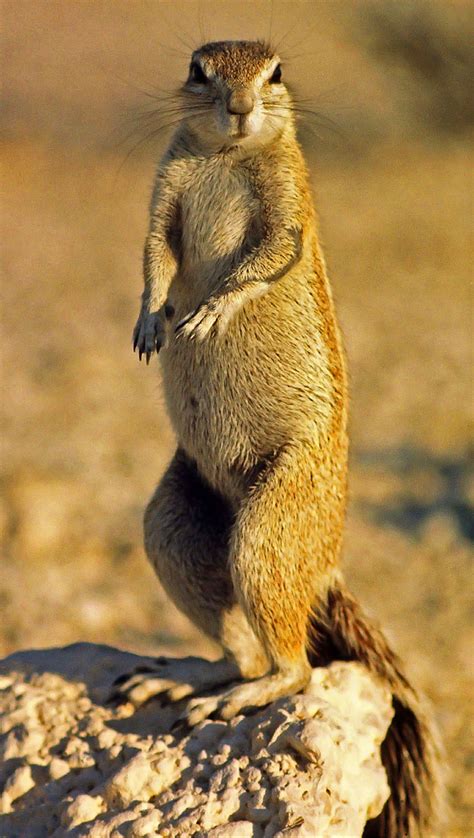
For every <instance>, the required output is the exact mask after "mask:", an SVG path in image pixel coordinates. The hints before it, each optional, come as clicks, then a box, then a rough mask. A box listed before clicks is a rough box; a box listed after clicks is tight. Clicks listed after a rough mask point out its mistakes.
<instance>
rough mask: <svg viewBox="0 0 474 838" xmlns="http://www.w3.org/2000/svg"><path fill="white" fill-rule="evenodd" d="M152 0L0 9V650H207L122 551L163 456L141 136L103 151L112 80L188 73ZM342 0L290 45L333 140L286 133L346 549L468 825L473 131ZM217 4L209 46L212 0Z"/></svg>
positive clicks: (168, 442) (110, 130) (115, 121)
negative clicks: (148, 306)
mask: <svg viewBox="0 0 474 838" xmlns="http://www.w3.org/2000/svg"><path fill="white" fill-rule="evenodd" d="M158 5H159V6H160V9H162V8H164V9H165V12H166V15H167V17H169V18H170V20H169V21H168V23H170V27H168V29H166V27H163V26H161V25H160V26H158V24H157V22H156V21H157V18H156V15H155V16H154V15H153V9H152V7H151V5H150V4H147V3H144V2H141V0H140V2H136V3H134V4H123V3H122V2H121V0H117V2H114V3H112V2H108V3H105V4H100V8H99V6H97V7H94V9H95V10H94V9H93V4H91V3H90V2H84V3H76V2H67V3H65V2H63V3H59V4H58V3H54V2H53V3H45V2H43V0H40V2H38V3H35V4H34V6H33V5H32V4H30V3H27V2H21V3H16V4H13V3H6V4H4V6H5V20H6V23H7V25H6V27H5V29H6V46H5V53H4V55H5V56H6V57H7V58H9V62H8V73H7V75H6V78H7V82H6V85H5V93H6V102H7V109H6V114H7V119H6V130H5V132H4V134H3V137H4V139H3V141H2V151H3V175H2V181H3V185H4V193H5V196H6V197H4V199H3V200H2V214H1V228H2V239H3V246H2V274H3V276H2V331H3V335H4V342H3V350H2V370H3V372H2V405H1V408H2V445H3V451H2V464H3V474H2V489H3V491H2V506H1V508H0V521H1V524H2V529H3V533H4V545H5V547H4V560H3V563H2V581H1V589H0V602H1V608H2V621H1V627H0V644H1V648H2V652H4V653H8V652H10V651H12V650H14V649H18V648H25V647H40V646H45V645H61V644H65V643H69V642H73V641H76V640H84V641H90V642H101V643H110V644H112V645H118V646H121V647H122V648H126V649H129V650H131V651H135V652H137V653H143V654H147V653H154V652H156V651H158V650H160V651H161V652H165V653H170V654H187V653H189V652H190V651H192V653H193V654H198V653H203V654H215V651H216V650H215V649H214V648H213V647H212V646H211V644H210V643H209V642H208V641H206V640H205V639H204V638H202V637H201V636H199V635H197V633H196V632H195V630H194V629H193V628H192V626H191V625H190V624H189V623H188V622H187V620H186V618H185V617H184V616H182V615H180V614H179V613H178V612H177V611H176V610H175V609H174V608H173V606H172V605H171V604H170V603H169V602H168V601H167V600H166V598H165V596H164V593H163V592H162V590H161V589H160V587H159V585H158V583H157V582H156V581H155V579H154V577H153V574H152V571H151V570H150V569H149V568H148V566H147V564H146V560H145V558H144V554H143V550H142V545H141V516H142V511H143V507H144V505H145V503H146V500H147V498H148V496H149V495H150V494H151V491H152V488H153V485H154V483H155V482H156V481H157V479H158V478H159V475H160V473H161V472H162V470H163V468H164V466H165V464H166V462H167V460H168V459H169V457H170V456H171V453H172V451H173V436H172V432H171V429H170V427H169V424H168V421H167V418H166V415H165V412H164V405H163V399H162V396H161V390H160V383H159V375H158V368H157V364H156V363H152V364H151V365H150V367H149V368H146V367H144V366H140V365H139V364H138V361H137V358H136V357H134V356H133V354H132V352H131V348H130V335H131V329H132V326H133V323H134V321H135V317H136V313H137V307H138V297H139V294H140V291H141V268H140V262H141V249H142V242H143V238H144V234H145V229H146V221H147V219H146V206H147V202H148V197H149V192H150V184H151V179H152V173H153V167H154V160H155V158H156V156H157V155H158V154H159V150H160V148H162V140H160V143H161V145H160V144H158V141H156V142H155V141H151V142H149V143H148V144H145V145H144V146H142V147H140V148H139V149H137V150H136V152H135V153H134V154H132V155H131V156H130V157H129V158H128V159H126V160H125V157H126V154H127V151H128V149H129V147H130V143H129V144H128V145H127V143H125V144H124V145H117V142H116V139H115V135H116V130H117V126H119V128H120V129H123V127H124V120H125V117H126V118H128V117H129V116H130V114H131V113H133V112H134V108H136V107H143V106H144V99H143V97H141V98H140V94H139V93H138V92H137V90H136V89H135V88H134V87H133V85H128V86H125V87H124V85H123V84H122V82H121V81H119V80H117V76H121V77H125V78H126V79H129V80H130V79H132V80H136V79H137V78H139V79H140V78H141V79H144V78H146V77H147V74H150V73H151V72H154V71H153V69H152V68H153V67H156V66H157V65H159V66H160V67H161V68H163V67H164V66H165V67H166V73H167V74H168V75H170V76H171V75H172V74H173V73H174V72H175V68H181V67H182V66H184V67H185V66H186V62H187V59H185V58H184V57H183V55H182V54H180V52H181V53H182V52H184V51H185V50H186V48H185V47H183V45H181V44H180V43H179V41H177V39H176V37H175V34H173V32H172V26H176V23H177V22H178V17H177V15H178V13H179V9H177V7H176V9H175V10H174V11H173V8H172V7H171V6H170V4H158ZM178 5H179V4H178ZM181 5H182V4H181ZM210 5H212V4H209V3H208V4H205V6H206V8H209V6H210ZM348 5H349V6H350V14H348ZM415 5H416V4H413V7H415ZM434 5H435V6H436V8H437V9H444V8H445V9H448V6H449V4H442V3H439V4H434ZM131 6H133V12H132V11H131ZM264 6H265V4H263V5H262V4H257V6H256V9H257V11H254V12H253V14H258V10H259V9H260V13H262V14H263V12H262V9H263V7H264ZM303 6H304V4H301V7H303ZM306 6H307V7H308V4H306ZM329 7H330V9H329ZM356 7H357V9H356ZM363 7H364V6H363V4H362V3H357V4H354V5H351V4H344V3H337V2H336V3H334V4H318V10H319V12H320V15H319V17H318V20H317V24H318V25H317V26H315V27H313V29H312V31H311V33H310V35H309V36H308V37H307V43H306V44H305V46H304V49H303V48H302V51H303V52H304V51H306V53H307V54H311V56H312V60H313V61H314V73H313V74H312V79H316V80H317V82H313V83H314V84H317V85H319V83H320V84H321V87H322V88H324V89H327V88H329V86H330V85H331V83H332V82H334V84H336V85H337V84H339V83H341V84H343V85H345V93H344V94H343V95H342V97H341V95H340V94H338V95H339V96H340V100H341V101H343V102H344V101H345V102H346V103H350V105H351V107H347V108H346V110H344V109H343V108H342V107H341V108H340V109H339V111H338V116H337V120H338V125H339V126H340V127H341V128H342V133H343V139H342V140H341V139H340V138H339V136H337V137H336V136H335V135H334V138H333V135H332V134H329V135H326V137H324V138H323V139H322V140H318V139H317V138H315V137H314V135H313V134H311V133H308V134H307V135H304V134H303V138H304V139H305V145H306V148H307V153H308V156H309V159H310V161H311V167H312V171H313V174H314V187H315V193H316V195H317V201H318V207H319V211H320V216H321V231H322V238H323V241H324V244H325V249H326V253H327V256H328V263H329V267H330V272H331V277H332V280H333V285H334V289H335V295H336V300H337V304H338V311H339V315H340V319H341V322H342V325H343V331H344V335H345V343H346V349H347V353H348V358H349V364H350V371H351V391H352V407H351V417H352V418H351V439H352V465H351V503H350V509H349V515H348V522H347V535H346V549H345V563H346V570H347V576H348V579H349V581H350V583H351V585H352V587H353V588H354V589H355V591H356V593H357V594H358V595H359V596H360V598H361V599H362V600H363V602H364V603H365V605H366V606H367V609H368V610H369V611H370V612H371V613H372V614H373V615H374V616H375V617H376V618H377V619H379V620H380V622H381V623H382V624H383V626H384V627H385V628H386V630H387V633H388V635H389V637H390V639H391V640H392V642H393V644H394V646H395V647H396V649H397V650H398V651H399V652H400V653H401V655H402V656H403V657H404V659H405V661H406V664H407V668H408V670H409V673H410V675H411V677H412V679H413V680H414V681H415V682H416V683H417V685H419V687H420V688H421V689H423V690H424V691H425V692H426V693H427V695H428V696H429V698H430V699H431V701H432V702H433V704H434V707H435V710H436V714H437V717H438V720H439V723H440V726H441V729H442V732H443V737H444V741H445V744H446V749H447V763H448V764H449V767H450V780H449V782H450V789H451V793H452V802H453V817H452V830H451V833H450V834H451V835H452V836H464V835H468V834H469V829H470V822H471V821H470V814H469V813H470V808H469V807H470V806H471V804H472V786H470V785H469V782H468V776H467V772H468V769H469V766H470V765H472V762H473V754H472V752H470V750H469V721H470V720H469V713H468V696H469V689H470V688H472V681H471V680H470V677H471V675H470V672H469V668H470V664H471V663H472V660H471V659H472V652H471V649H472V646H471V648H470V647H469V634H468V626H469V613H470V609H471V608H472V597H471V595H470V582H471V578H472V577H471V576H470V575H469V562H470V559H471V555H472V550H471V547H472V535H473V532H472V517H470V509H472V504H473V502H474V476H473V474H472V471H470V468H469V463H470V459H469V455H470V448H469V444H470V443H469V440H470V436H469V419H470V416H469V413H470V410H471V401H472V398H471V397H472V390H471V389H470V384H469V377H468V370H469V362H470V352H471V346H470V322H469V320H470V314H469V310H470V298H469V292H468V275H469V273H468V271H469V260H470V253H469V250H470V243H472V226H471V225H472V205H471V203H470V197H469V190H468V179H467V166H468V164H469V158H470V145H469V140H468V134H467V132H466V131H465V130H460V129H457V130H456V131H454V130H448V128H449V126H446V125H444V126H442V127H440V126H439V125H438V124H435V123H434V114H435V105H436V103H437V101H438V98H439V95H438V94H439V90H440V87H441V82H439V83H438V84H437V85H435V87H434V88H433V89H431V88H428V86H425V87H423V88H422V86H421V83H420V82H419V79H418V77H417V78H414V77H413V76H412V75H410V68H409V67H408V69H407V67H397V68H395V69H393V66H392V65H388V64H384V63H383V62H382V61H379V62H378V63H377V61H376V60H375V59H374V57H373V55H372V54H371V53H370V50H369V48H368V46H367V42H366V36H365V34H364V33H363V27H362V26H361V27H360V29H357V27H356V26H355V23H354V15H355V11H357V10H359V9H362V8H363ZM282 8H283V7H281V4H280V12H281V14H280V18H279V20H277V21H276V24H278V25H280V28H282V26H283V23H284V22H285V21H284V18H285V14H287V12H285V11H284V9H283V11H281V9H282ZM308 8H309V7H308ZM311 8H312V9H313V10H314V8H315V4H313V5H312V6H311ZM364 8H365V7H364ZM459 8H460V9H461V12H462V10H463V6H462V4H459ZM303 11H304V10H303ZM219 14H220V15H221V18H222V28H223V34H224V37H228V33H229V4H227V3H224V4H222V6H221V7H220V12H219ZM265 14H266V12H265ZM299 14H303V12H302V11H301V8H300V10H299ZM173 15H174V16H173ZM303 17H304V15H303ZM446 20H447V23H446V31H448V29H449V31H451V30H450V27H451V28H452V18H451V17H449V15H447V18H446ZM265 21H266V22H265V26H267V24H268V15H267V16H266V17H265ZM348 21H349V23H350V24H351V26H352V27H353V28H352V29H351V28H350V27H349V28H348ZM443 21H444V18H443ZM276 24H275V25H276ZM171 25H172V26H171ZM299 25H300V28H301V22H300V23H299ZM214 28H215V29H217V28H218V25H217V23H216V22H214ZM244 28H245V27H244V23H243V22H242V21H241V22H240V29H239V31H238V32H236V34H237V36H238V37H241V36H242V35H244V34H245V32H244V31H243V30H244ZM240 30H242V31H240ZM364 31H365V30H364ZM104 33H105V36H104ZM127 34H128V35H129V36H130V37H125V36H126V35H127ZM213 34H215V33H213ZM297 34H298V32H296V35H297ZM102 36H104V38H103V39H102V40H101V38H102ZM155 36H156V38H157V40H158V39H159V40H160V42H161V44H163V42H164V43H165V46H167V45H171V46H169V50H168V51H167V49H165V48H162V46H158V47H157V46H156V42H155V41H154V37H155ZM296 40H297V39H296V37H295V41H296ZM153 45H154V47H153V49H152V46H153ZM25 50H28V53H29V55H30V58H31V60H30V61H29V62H24V61H23V56H24V52H25ZM301 60H304V59H300V64H299V65H298V63H297V61H296V60H295V63H294V72H295V73H296V75H297V74H298V72H299V71H301ZM328 61H331V62H332V64H331V67H332V70H333V72H332V75H331V74H329V72H328ZM104 64H105V65H106V69H107V72H105V73H103V72H102V70H103V65H104ZM101 67H102V69H101ZM298 68H299V69H298ZM330 75H331V79H330V78H329V76H330ZM148 77H150V76H149V75H148ZM333 77H334V78H333ZM443 78H444V77H443ZM161 81H162V80H161V78H160V79H159V82H157V83H159V84H161ZM165 81H166V79H165ZM305 83H306V84H308V83H309V82H308V79H307V78H306V77H305ZM446 84H447V82H446ZM124 91H125V92H124ZM420 91H422V92H423V97H422V96H421V93H420ZM430 91H431V92H430ZM352 94H354V95H352ZM114 97H115V98H114ZM437 97H438V98H437ZM353 99H354V101H355V102H356V104H354V101H353ZM428 100H429V108H428V106H427V104H426V103H427V102H428ZM331 107H332V105H331ZM327 113H330V115H331V119H332V118H335V113H334V108H332V110H331V109H330V110H328V111H327ZM124 114H125V116H124ZM428 117H429V118H428ZM430 119H431V121H430ZM313 127H314V126H313ZM320 127H321V126H320ZM140 130H143V129H140ZM126 133H127V132H126V131H125V134H126ZM122 134H123V131H122ZM138 136H139V135H138ZM333 139H334V142H333ZM134 141H135V139H134V138H132V141H131V144H132V145H133V142H134ZM470 237H471V238H470Z"/></svg>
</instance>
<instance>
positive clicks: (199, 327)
mask: <svg viewBox="0 0 474 838" xmlns="http://www.w3.org/2000/svg"><path fill="white" fill-rule="evenodd" d="M239 308H240V303H238V301H237V300H233V299H232V300H230V299H228V298H227V297H220V298H219V297H218V298H216V299H213V300H207V302H205V303H201V305H200V306H198V307H197V308H196V309H195V310H194V311H192V312H191V313H190V314H187V315H186V317H183V319H182V320H180V321H179V323H178V324H177V326H176V329H175V332H176V335H177V336H178V337H181V336H185V337H187V338H190V339H191V340H194V339H197V340H204V338H205V337H207V335H208V334H209V333H210V332H211V330H213V331H214V332H216V333H217V334H218V335H221V334H223V333H224V332H225V330H226V328H227V325H228V323H229V321H230V319H231V318H232V317H233V315H234V314H235V313H236V311H237V310H238V309H239Z"/></svg>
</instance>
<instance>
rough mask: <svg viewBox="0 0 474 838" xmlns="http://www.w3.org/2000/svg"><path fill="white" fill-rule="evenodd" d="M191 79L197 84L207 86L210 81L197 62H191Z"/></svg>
mask: <svg viewBox="0 0 474 838" xmlns="http://www.w3.org/2000/svg"><path fill="white" fill-rule="evenodd" d="M189 78H190V79H191V81H194V82H196V83H197V84H207V82H208V81H209V79H208V78H207V76H206V74H205V72H204V70H203V69H202V67H201V65H200V64H198V63H197V61H191V64H190V67H189Z"/></svg>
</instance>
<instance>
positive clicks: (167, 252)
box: [142, 234, 177, 313]
mask: <svg viewBox="0 0 474 838" xmlns="http://www.w3.org/2000/svg"><path fill="white" fill-rule="evenodd" d="M176 269H177V263H176V259H175V257H174V255H173V253H172V251H171V248H170V247H169V245H168V243H167V241H166V239H165V237H164V234H162V235H152V234H150V235H149V236H148V238H147V240H146V243H145V250H144V254H143V274H144V280H145V288H144V290H143V294H142V305H143V307H144V308H146V310H147V311H148V312H150V313H151V312H156V311H158V310H159V309H160V308H161V307H162V306H163V305H164V304H165V302H166V298H167V296H168V291H169V288H170V285H171V282H172V280H173V277H174V275H175V273H176Z"/></svg>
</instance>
